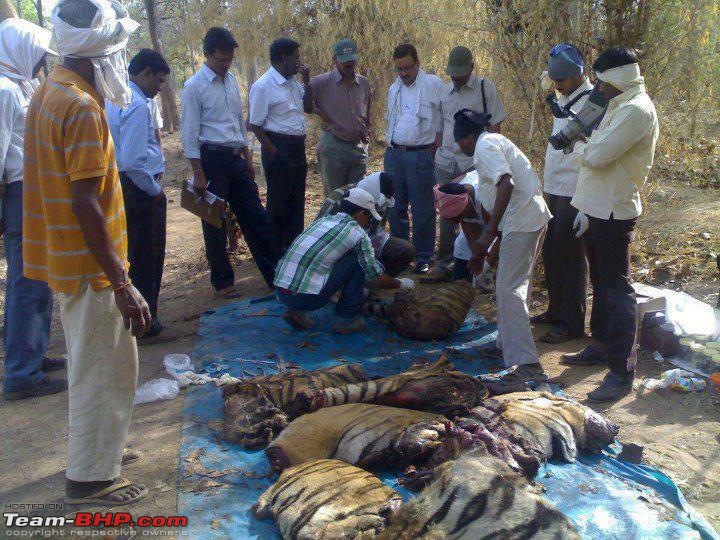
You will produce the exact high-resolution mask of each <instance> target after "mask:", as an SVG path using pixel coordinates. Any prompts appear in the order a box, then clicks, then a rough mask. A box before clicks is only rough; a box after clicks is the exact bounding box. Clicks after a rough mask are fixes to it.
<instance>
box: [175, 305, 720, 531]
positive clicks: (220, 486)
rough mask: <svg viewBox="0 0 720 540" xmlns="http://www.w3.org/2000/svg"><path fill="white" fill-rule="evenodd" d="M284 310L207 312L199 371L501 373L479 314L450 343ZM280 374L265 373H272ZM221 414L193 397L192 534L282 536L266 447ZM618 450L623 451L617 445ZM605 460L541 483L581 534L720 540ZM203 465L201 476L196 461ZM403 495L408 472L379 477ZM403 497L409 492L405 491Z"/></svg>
mask: <svg viewBox="0 0 720 540" xmlns="http://www.w3.org/2000/svg"><path fill="white" fill-rule="evenodd" d="M283 310H284V308H283V307H282V306H281V305H280V304H279V303H278V302H277V301H276V300H275V299H274V298H272V297H267V298H264V299H259V300H250V301H244V302H237V303H234V304H230V305H226V306H223V307H221V308H219V309H217V310H215V311H211V312H207V313H205V314H203V316H202V318H201V321H200V328H199V331H198V339H197V341H196V348H195V355H194V359H195V366H196V369H198V370H200V369H202V368H205V369H207V370H208V371H211V372H216V374H217V371H218V370H220V371H222V370H224V371H226V372H229V373H230V374H232V375H235V376H240V375H241V373H242V372H243V370H245V372H246V374H247V372H250V374H260V371H259V369H260V367H261V365H262V364H253V363H250V362H243V360H256V361H258V360H259V361H267V360H268V358H273V359H282V360H283V361H285V362H286V363H291V364H297V365H299V366H300V367H301V368H302V369H317V368H321V367H328V366H333V365H337V364H338V363H339V362H347V363H352V362H357V363H360V364H362V365H363V367H364V368H365V370H366V372H367V373H368V375H370V376H385V375H390V374H394V373H399V372H401V371H403V370H405V369H407V368H408V367H409V366H410V365H411V364H413V363H414V362H418V361H432V360H435V359H437V357H438V355H439V353H440V352H441V351H442V350H443V349H446V348H451V349H450V355H451V356H450V358H451V360H452V362H453V363H454V364H455V366H456V367H457V368H458V369H460V370H462V371H465V372H467V373H470V374H473V375H476V374H480V373H487V372H488V371H489V370H491V369H493V368H498V367H500V366H499V365H498V364H497V362H496V361H493V360H489V359H487V358H484V357H483V356H482V355H481V354H480V352H479V349H481V348H482V346H483V345H484V344H486V343H488V342H490V341H493V340H494V339H495V326H494V325H492V324H488V323H487V321H485V320H484V319H483V318H482V317H480V316H478V315H474V314H471V316H470V317H468V320H467V321H466V323H465V325H464V326H463V327H462V328H461V330H460V331H459V332H458V333H457V334H456V335H455V336H453V337H452V339H449V340H447V341H442V342H433V343H420V342H415V341H410V340H406V339H403V338H400V337H398V336H397V335H396V334H394V333H393V332H391V331H390V330H389V329H388V328H387V327H386V326H385V325H383V324H381V323H379V322H376V321H368V330H367V331H366V332H364V333H361V334H355V335H349V336H339V335H335V334H333V333H332V332H331V331H330V325H331V318H332V315H331V312H330V311H329V310H322V311H320V312H317V313H315V314H314V315H315V316H316V317H317V319H318V322H319V324H318V327H317V329H313V330H311V331H305V332H298V331H296V330H293V329H290V328H288V327H287V325H286V324H285V323H284V322H283V320H282V313H283ZM270 373H272V371H271V370H266V374H270ZM221 418H222V397H221V392H220V390H219V389H218V388H216V387H215V386H212V385H205V386H201V387H196V388H193V389H191V390H189V391H188V392H187V393H186V395H185V404H184V417H183V441H182V445H181V455H180V481H181V493H180V495H179V498H178V510H179V513H180V515H184V516H188V521H189V527H188V533H189V535H190V536H191V537H192V538H233V539H245V538H248V539H254V538H257V539H262V540H265V539H272V538H279V535H278V531H277V528H276V527H275V524H274V523H273V522H272V521H269V520H263V521H260V520H257V519H255V518H254V517H253V516H252V512H251V507H252V505H253V504H254V503H255V501H256V500H257V498H258V497H259V496H260V494H261V493H262V492H263V491H264V490H265V489H266V488H267V487H269V486H270V485H271V484H272V483H273V482H274V481H275V480H276V476H275V475H273V474H272V472H271V471H270V467H269V465H268V462H267V460H266V458H265V455H264V453H263V452H262V451H248V450H245V449H244V448H242V447H240V446H237V445H234V444H231V443H228V442H225V441H222V440H220V439H219V438H218V437H217V432H216V429H217V427H218V421H219V420H220V419H221ZM616 446H617V445H616ZM616 451H617V448H608V450H607V451H606V452H605V453H604V454H602V455H591V456H582V457H581V458H580V459H579V460H578V461H577V462H576V463H572V464H570V463H559V462H557V463H555V462H553V463H549V464H547V465H545V466H544V467H543V468H542V470H541V471H540V473H539V475H538V477H537V480H538V481H539V482H540V483H542V484H543V485H544V486H545V488H546V493H545V495H546V496H547V498H548V499H549V500H550V501H552V502H553V503H554V504H555V505H556V506H558V508H559V509H560V510H561V511H563V512H564V513H565V514H566V515H567V516H568V517H569V518H570V520H571V521H572V522H573V523H574V524H575V525H576V527H577V528H578V530H579V531H580V533H581V535H582V536H583V538H603V539H608V538H617V539H627V538H705V539H710V538H712V539H718V538H720V537H718V536H717V535H716V534H715V532H714V531H713V530H712V528H711V527H710V526H709V525H708V524H707V522H706V521H705V520H704V519H703V518H702V517H701V516H700V515H699V514H698V513H697V512H695V511H694V510H693V509H692V508H691V507H689V505H688V504H687V503H686V501H685V499H684V498H683V496H682V494H681V492H680V491H679V489H678V488H677V486H675V485H674V484H673V482H672V481H671V480H670V479H669V478H668V477H667V476H665V475H664V474H662V473H661V472H659V471H658V470H656V469H653V468H651V467H647V466H644V465H632V464H629V463H625V462H622V461H619V460H617V459H615V458H614V457H613V455H614V452H616ZM198 461H199V462H200V463H201V464H202V466H203V467H202V468H201V470H200V471H198V470H197V467H196V466H195V462H198ZM376 472H377V474H378V475H379V476H380V477H381V478H382V479H383V481H385V482H386V483H388V484H389V485H392V486H393V487H395V488H396V489H398V488H397V486H396V485H395V481H396V477H397V475H399V474H400V471H387V470H385V471H376ZM398 491H400V492H401V494H402V495H403V496H411V495H410V494H409V493H408V492H406V491H404V490H401V489H398Z"/></svg>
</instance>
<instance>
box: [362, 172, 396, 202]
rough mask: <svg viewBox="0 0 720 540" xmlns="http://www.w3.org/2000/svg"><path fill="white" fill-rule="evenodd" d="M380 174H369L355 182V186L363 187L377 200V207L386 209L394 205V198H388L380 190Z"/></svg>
mask: <svg viewBox="0 0 720 540" xmlns="http://www.w3.org/2000/svg"><path fill="white" fill-rule="evenodd" d="M380 174H381V173H379V172H376V173H372V174H369V175H368V176H366V177H365V178H363V179H362V180H360V181H359V182H358V183H357V187H359V188H361V189H364V190H365V191H367V192H368V193H370V194H371V195H372V196H373V197H375V200H376V201H377V205H378V208H380V209H381V210H386V209H388V208H392V207H393V206H395V198H394V197H390V198H389V199H388V198H386V197H385V195H383V193H382V191H380Z"/></svg>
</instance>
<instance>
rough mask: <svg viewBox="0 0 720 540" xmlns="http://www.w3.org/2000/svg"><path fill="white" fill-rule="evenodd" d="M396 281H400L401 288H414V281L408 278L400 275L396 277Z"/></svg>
mask: <svg viewBox="0 0 720 540" xmlns="http://www.w3.org/2000/svg"><path fill="white" fill-rule="evenodd" d="M398 281H399V282H400V288H401V289H414V288H415V282H414V281H413V280H412V279H410V278H407V277H401V278H398Z"/></svg>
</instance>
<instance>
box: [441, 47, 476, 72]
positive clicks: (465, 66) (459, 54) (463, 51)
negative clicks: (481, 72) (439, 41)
mask: <svg viewBox="0 0 720 540" xmlns="http://www.w3.org/2000/svg"><path fill="white" fill-rule="evenodd" d="M472 63H473V57H472V53H471V52H470V49H468V48H467V47H455V48H454V49H453V50H452V51H450V56H448V64H447V68H446V69H445V72H446V73H447V74H448V75H450V76H451V77H456V76H457V77H461V76H463V75H467V74H468V73H469V72H470V67H471V66H472Z"/></svg>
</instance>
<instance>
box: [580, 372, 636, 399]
mask: <svg viewBox="0 0 720 540" xmlns="http://www.w3.org/2000/svg"><path fill="white" fill-rule="evenodd" d="M633 379H634V377H633V375H632V374H628V378H627V379H621V378H620V377H618V376H617V375H615V374H614V373H608V374H607V375H605V379H603V382H602V383H601V384H600V386H598V387H597V388H596V389H595V390H593V391H592V392H590V393H589V394H588V399H589V400H590V401H617V400H618V399H620V398H621V397H624V396H627V395H628V394H629V393H630V392H632V386H633Z"/></svg>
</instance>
